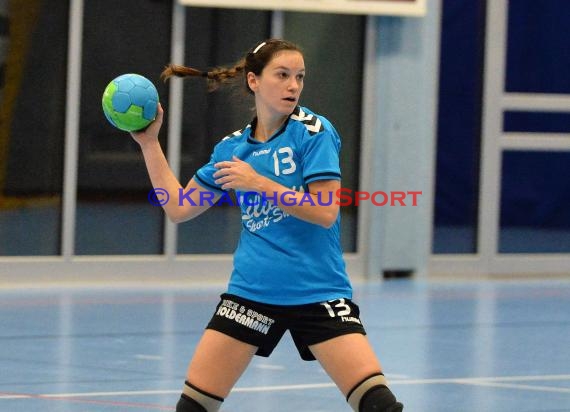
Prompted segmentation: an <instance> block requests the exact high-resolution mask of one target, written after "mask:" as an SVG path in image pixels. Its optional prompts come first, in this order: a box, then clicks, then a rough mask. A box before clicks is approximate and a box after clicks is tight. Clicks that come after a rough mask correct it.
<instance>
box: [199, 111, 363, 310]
mask: <svg viewBox="0 0 570 412" xmlns="http://www.w3.org/2000/svg"><path fill="white" fill-rule="evenodd" d="M255 124H256V120H254V121H253V122H252V123H251V124H250V125H248V126H246V127H245V128H244V129H243V130H240V131H237V132H235V133H233V134H232V135H230V136H227V137H225V138H224V139H223V140H222V141H221V142H219V143H218V144H217V145H216V146H215V148H214V151H213V153H212V156H211V159H210V161H209V163H208V164H206V165H205V166H203V167H202V168H200V169H199V170H198V171H197V172H196V174H195V176H194V178H195V180H196V181H197V182H198V183H199V184H200V185H201V186H203V187H204V188H206V189H208V190H211V191H213V192H216V193H218V194H222V196H223V199H225V200H227V197H228V196H227V194H225V193H224V191H223V190H222V189H221V187H220V185H218V184H216V183H215V178H214V177H213V173H214V172H215V171H216V170H217V169H216V168H215V167H214V164H215V163H217V162H220V161H224V160H231V159H232V156H236V157H238V158H239V159H241V160H243V161H245V162H247V163H249V164H250V165H251V166H252V167H253V169H254V170H255V171H256V172H257V173H259V174H261V175H263V176H266V177H268V178H270V179H271V180H273V181H275V182H277V183H280V184H281V185H283V186H285V187H287V188H290V189H291V190H292V191H301V192H303V191H304V192H308V189H307V187H308V184H309V183H311V182H314V181H317V180H330V179H334V180H340V168H339V152H340V137H339V135H338V133H337V132H336V130H335V129H334V127H333V126H332V125H331V124H330V123H329V121H328V120H327V119H325V118H324V117H322V116H319V115H316V114H315V113H313V112H311V111H310V110H308V109H306V108H304V107H300V106H298V107H297V108H296V109H295V111H294V112H293V113H292V114H291V115H290V116H289V118H288V119H287V121H286V122H285V124H284V125H283V126H282V127H281V128H280V129H279V130H278V131H277V132H275V134H274V135H273V136H271V138H270V139H269V140H267V141H266V142H260V141H257V140H255V139H254V138H253V136H252V131H253V129H254V128H255ZM273 195H274V194H270V193H267V194H264V193H262V194H253V193H245V194H243V196H242V194H240V193H239V192H238V193H237V203H239V204H240V208H241V216H242V225H243V227H242V231H241V235H240V240H239V243H238V246H237V249H236V251H235V254H234V269H233V272H232V275H231V278H230V282H229V286H228V293H232V294H235V295H238V296H241V297H243V298H246V299H250V300H254V301H256V302H261V303H269V304H278V305H299V304H307V303H316V302H323V301H326V300H331V299H337V298H352V287H351V285H350V281H349V279H348V276H347V274H346V270H345V263H344V260H343V257H342V249H341V245H340V214H339V217H338V218H337V220H336V222H335V223H334V225H333V226H332V227H331V228H329V229H325V228H323V227H322V226H319V225H316V224H313V223H308V222H305V221H303V220H300V219H298V218H296V217H294V216H292V215H289V214H288V213H286V212H285V211H283V210H282V209H280V208H279V207H277V206H275V204H274V203H276V202H272V201H271V196H273ZM285 199H287V198H285ZM318 201H319V202H322V203H328V202H332V201H335V200H334V199H332V198H331V197H330V195H329V194H323V196H322V198H320V199H319V200H318ZM307 203H308V204H311V203H310V202H309V201H308V199H307ZM298 204H299V203H298ZM309 207H310V206H309Z"/></svg>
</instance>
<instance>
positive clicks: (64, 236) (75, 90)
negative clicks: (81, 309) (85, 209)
mask: <svg viewBox="0 0 570 412" xmlns="http://www.w3.org/2000/svg"><path fill="white" fill-rule="evenodd" d="M82 34H83V0H71V1H70V10H69V39H68V42H69V45H68V53H67V96H66V108H65V150H64V166H63V206H62V208H63V210H62V222H63V223H62V233H61V254H62V256H63V258H64V260H66V261H68V260H71V259H72V257H73V255H74V253H75V217H76V208H77V158H78V150H79V110H80V103H81V52H82Z"/></svg>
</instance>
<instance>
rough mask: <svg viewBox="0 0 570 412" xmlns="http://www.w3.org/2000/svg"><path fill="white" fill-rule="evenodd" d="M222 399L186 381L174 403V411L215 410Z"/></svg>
mask: <svg viewBox="0 0 570 412" xmlns="http://www.w3.org/2000/svg"><path fill="white" fill-rule="evenodd" d="M223 401H224V399H223V398H220V397H218V396H216V395H212V394H211V393H208V392H206V391H203V390H201V389H199V388H197V387H196V386H194V385H192V384H191V383H190V382H188V381H186V382H184V388H183V389H182V395H181V396H180V400H179V401H178V403H177V404H176V412H216V411H218V409H220V406H221V405H222V402H223Z"/></svg>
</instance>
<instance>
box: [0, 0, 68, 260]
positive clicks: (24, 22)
mask: <svg viewBox="0 0 570 412" xmlns="http://www.w3.org/2000/svg"><path fill="white" fill-rule="evenodd" d="M68 8H69V3H68V2H67V1H57V2H47V1H38V2H33V3H30V4H28V5H26V7H22V6H21V5H19V4H18V5H17V2H15V1H12V2H9V3H8V8H7V18H6V20H3V21H4V22H5V23H6V24H7V25H8V27H6V30H3V31H2V33H1V36H2V37H0V41H1V42H0V46H1V47H0V59H1V62H2V65H3V66H4V70H3V72H4V73H3V74H4V79H3V80H4V82H3V87H2V90H1V91H0V101H1V104H0V125H1V127H0V255H5V256H6V255H8V256H10V255H58V254H59V253H60V242H61V237H60V232H61V230H60V228H61V195H62V187H63V185H62V182H63V177H62V176H63V147H64V125H65V100H66V70H65V68H66V67H67V39H68V34H67V33H68V27H69V24H68V19H69V13H68Z"/></svg>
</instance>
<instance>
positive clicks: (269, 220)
mask: <svg viewBox="0 0 570 412" xmlns="http://www.w3.org/2000/svg"><path fill="white" fill-rule="evenodd" d="M291 190H292V191H298V192H302V193H304V189H303V187H302V186H301V187H299V188H295V186H293V187H292V188H291ZM244 196H247V199H244V201H242V202H241V209H242V212H241V220H242V222H243V224H244V225H245V227H246V228H247V230H249V231H250V232H257V231H258V230H261V229H264V228H266V227H268V226H270V225H272V224H275V223H279V222H281V221H283V220H285V219H286V218H288V217H289V216H290V214H289V213H287V212H285V211H284V210H282V209H281V208H279V207H278V206H275V203H277V199H272V198H271V197H270V196H269V195H266V194H261V193H253V192H247V193H245V194H244ZM275 196H277V195H275Z"/></svg>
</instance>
